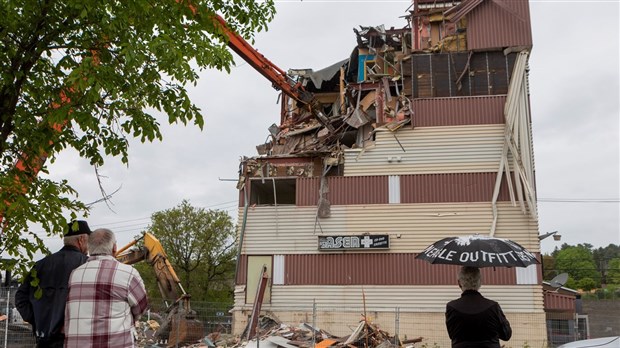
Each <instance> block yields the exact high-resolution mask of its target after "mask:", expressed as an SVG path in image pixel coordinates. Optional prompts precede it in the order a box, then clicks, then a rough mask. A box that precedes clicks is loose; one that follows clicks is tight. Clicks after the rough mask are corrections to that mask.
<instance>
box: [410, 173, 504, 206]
mask: <svg viewBox="0 0 620 348" xmlns="http://www.w3.org/2000/svg"><path fill="white" fill-rule="evenodd" d="M496 176H497V174H496V173H462V174H460V173H449V174H419V175H403V176H402V177H401V200H402V203H437V202H444V203H447V202H490V201H491V199H492V198H493V189H494V187H495V179H496ZM508 200H510V196H509V193H508V183H507V181H506V178H505V177H504V178H503V179H502V184H501V186H500V195H499V197H498V201H508Z"/></svg>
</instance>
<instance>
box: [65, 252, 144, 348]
mask: <svg viewBox="0 0 620 348" xmlns="http://www.w3.org/2000/svg"><path fill="white" fill-rule="evenodd" d="M147 307H148V301H147V298H146V290H145V289H144V283H143V281H142V278H141V277H140V274H139V273H138V271H136V270H135V269H134V268H133V267H131V266H129V265H125V264H122V263H120V262H118V261H117V260H116V259H115V258H114V257H113V256H109V255H101V256H91V257H90V258H89V259H88V261H87V262H86V263H85V264H83V265H81V266H80V267H78V268H76V269H75V270H74V271H73V273H71V277H70V278H69V296H68V298H67V307H66V310H65V347H66V348H86V347H90V348H130V347H134V337H133V330H134V322H135V321H136V320H137V319H138V318H139V317H140V315H142V313H144V312H145V311H146V309H147Z"/></svg>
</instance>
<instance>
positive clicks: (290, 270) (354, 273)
mask: <svg viewBox="0 0 620 348" xmlns="http://www.w3.org/2000/svg"><path fill="white" fill-rule="evenodd" d="M416 255H417V254H413V253H388V254H385V253H344V254H343V253H338V254H335V253H334V254H309V255H295V254H293V255H286V271H285V274H286V279H285V282H284V284H285V285H452V284H454V283H455V275H456V274H457V273H458V270H459V266H454V265H431V264H429V263H428V262H425V261H421V260H416V259H415V256H416ZM334 265H338V266H337V267H334ZM308 270H312V271H311V272H309V271H308ZM482 277H483V279H484V284H485V285H514V284H516V281H517V277H516V274H515V268H496V269H495V270H493V269H488V268H485V269H482Z"/></svg>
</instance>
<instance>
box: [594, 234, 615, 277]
mask: <svg viewBox="0 0 620 348" xmlns="http://www.w3.org/2000/svg"><path fill="white" fill-rule="evenodd" d="M592 254H593V257H594V262H595V264H596V267H597V269H598V271H599V273H600V274H601V278H602V279H603V281H605V282H606V283H610V281H609V280H608V273H607V272H608V270H609V269H610V266H609V262H610V260H612V259H614V258H620V246H619V245H615V244H609V245H608V246H606V247H604V248H598V249H594V250H593V251H592ZM611 284H613V283H611Z"/></svg>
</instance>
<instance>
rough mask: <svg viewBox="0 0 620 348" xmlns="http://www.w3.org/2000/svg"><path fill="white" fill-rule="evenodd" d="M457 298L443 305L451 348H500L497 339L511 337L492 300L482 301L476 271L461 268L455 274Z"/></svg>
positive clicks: (500, 309)
mask: <svg viewBox="0 0 620 348" xmlns="http://www.w3.org/2000/svg"><path fill="white" fill-rule="evenodd" d="M458 283H459V287H460V288H461V290H462V291H463V293H462V294H461V298H459V299H456V300H453V301H450V302H449V303H448V305H447V306H446V327H447V329H448V335H449V336H450V339H451V340H452V348H474V347H475V348H500V345H499V340H500V339H501V340H502V341H508V340H509V339H510V337H511V336H512V329H511V328H510V323H509V322H508V319H506V316H505V315H504V312H502V308H501V307H500V306H499V304H498V303H497V302H495V301H492V300H489V299H487V298H484V297H483V296H482V295H481V294H480V293H479V292H478V290H479V289H480V283H481V280H480V269H479V268H477V267H467V266H464V267H462V268H461V270H460V272H459V275H458Z"/></svg>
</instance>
